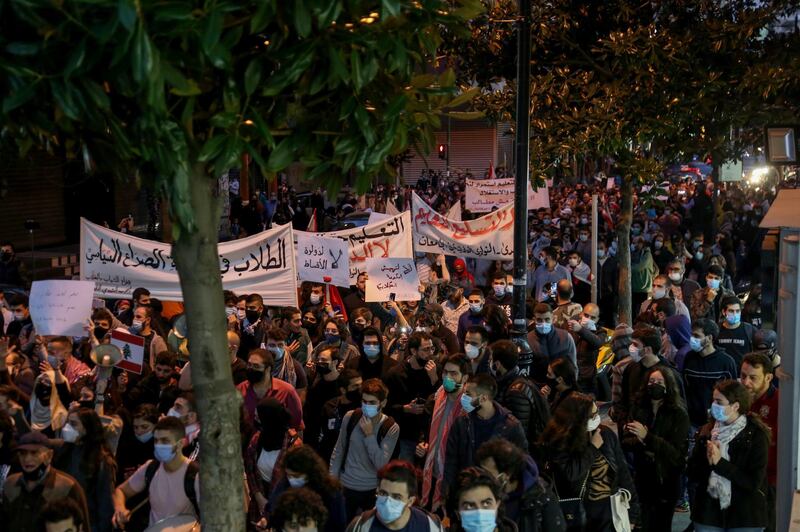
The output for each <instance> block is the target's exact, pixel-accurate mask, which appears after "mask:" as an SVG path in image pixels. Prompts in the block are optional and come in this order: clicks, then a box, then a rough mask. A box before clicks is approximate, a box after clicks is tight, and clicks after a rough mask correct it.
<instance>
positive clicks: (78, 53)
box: [64, 39, 86, 78]
mask: <svg viewBox="0 0 800 532" xmlns="http://www.w3.org/2000/svg"><path fill="white" fill-rule="evenodd" d="M85 57H86V39H84V40H82V41H81V43H80V44H79V45H78V46H77V47H76V48H75V49H74V50H73V51H72V53H71V54H70V56H69V59H68V60H67V64H66V65H64V77H65V78H69V77H70V76H71V75H72V73H73V72H75V71H76V70H77V69H79V68H80V67H81V65H83V60H84V58H85Z"/></svg>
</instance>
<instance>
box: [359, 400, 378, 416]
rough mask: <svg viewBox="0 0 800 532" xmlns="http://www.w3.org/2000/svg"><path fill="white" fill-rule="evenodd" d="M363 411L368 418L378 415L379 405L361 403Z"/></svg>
mask: <svg viewBox="0 0 800 532" xmlns="http://www.w3.org/2000/svg"><path fill="white" fill-rule="evenodd" d="M361 411H362V412H363V413H364V415H365V416H367V417H368V418H370V419H371V418H374V417H375V416H377V415H378V405H368V404H366V403H361Z"/></svg>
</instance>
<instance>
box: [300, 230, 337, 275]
mask: <svg viewBox="0 0 800 532" xmlns="http://www.w3.org/2000/svg"><path fill="white" fill-rule="evenodd" d="M294 236H295V239H296V240H297V246H296V250H297V277H298V279H300V280H301V281H312V282H315V283H331V284H334V285H336V286H345V287H346V286H350V256H349V250H348V249H347V243H346V242H344V241H343V240H340V239H338V238H325V237H321V236H316V235H314V234H312V233H306V232H303V231H295V232H294Z"/></svg>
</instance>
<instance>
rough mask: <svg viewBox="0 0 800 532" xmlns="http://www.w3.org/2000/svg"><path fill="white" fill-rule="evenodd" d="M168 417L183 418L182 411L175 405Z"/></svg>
mask: <svg viewBox="0 0 800 532" xmlns="http://www.w3.org/2000/svg"><path fill="white" fill-rule="evenodd" d="M167 417H176V418H178V419H180V418H181V413H180V412H178V411H177V410H175V407H174V406H173V407H172V408H170V409H169V411H168V412H167Z"/></svg>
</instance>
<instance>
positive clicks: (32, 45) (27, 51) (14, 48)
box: [6, 42, 41, 55]
mask: <svg viewBox="0 0 800 532" xmlns="http://www.w3.org/2000/svg"><path fill="white" fill-rule="evenodd" d="M40 48H41V46H40V45H39V43H38V42H12V43H8V44H7V45H6V52H8V53H10V54H12V55H36V54H37V53H39V49H40Z"/></svg>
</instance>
